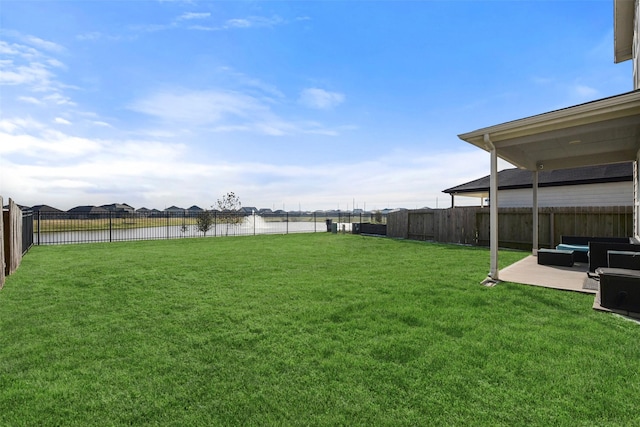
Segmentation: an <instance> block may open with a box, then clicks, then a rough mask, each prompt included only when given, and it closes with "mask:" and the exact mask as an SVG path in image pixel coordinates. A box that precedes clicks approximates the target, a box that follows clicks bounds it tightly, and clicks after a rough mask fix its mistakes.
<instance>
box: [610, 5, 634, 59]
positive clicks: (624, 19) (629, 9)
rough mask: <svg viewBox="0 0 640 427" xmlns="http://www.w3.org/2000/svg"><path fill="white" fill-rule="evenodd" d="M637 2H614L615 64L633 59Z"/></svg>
mask: <svg viewBox="0 0 640 427" xmlns="http://www.w3.org/2000/svg"><path fill="white" fill-rule="evenodd" d="M634 3H635V0H614V3H613V46H614V47H613V51H614V62H615V63H616V64H617V63H618V62H622V61H626V60H629V59H631V58H633V17H634Z"/></svg>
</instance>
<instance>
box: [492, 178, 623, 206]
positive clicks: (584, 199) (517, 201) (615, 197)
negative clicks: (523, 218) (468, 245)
mask: <svg viewBox="0 0 640 427" xmlns="http://www.w3.org/2000/svg"><path fill="white" fill-rule="evenodd" d="M633 191H634V189H633V182H630V181H628V182H613V183H601V184H588V185H568V186H564V187H543V188H538V206H539V207H541V208H547V207H570V206H632V205H633V200H634V199H633ZM532 198H533V196H532V193H531V189H530V188H524V189H518V190H500V193H499V196H498V207H501V208H519V207H531V206H532V204H533V202H532Z"/></svg>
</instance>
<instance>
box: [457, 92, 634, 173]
mask: <svg viewBox="0 0 640 427" xmlns="http://www.w3.org/2000/svg"><path fill="white" fill-rule="evenodd" d="M485 134H486V135H488V136H489V139H490V141H491V142H492V143H493V145H494V146H495V147H496V149H497V150H498V156H499V157H500V158H502V159H504V160H506V161H508V162H509V163H511V164H513V165H515V166H517V167H519V168H521V169H528V170H536V169H544V170H552V169H565V168H573V167H580V166H591V165H599V164H607V163H617V162H625V161H633V160H635V159H636V156H637V153H638V149H640V91H633V92H628V93H625V94H622V95H617V96H613V97H610V98H604V99H600V100H597V101H593V102H588V103H586V104H580V105H576V106H573V107H569V108H564V109H562V110H556V111H551V112H548V113H544V114H540V115H537V116H531V117H527V118H524V119H519V120H515V121H512V122H507V123H503V124H499V125H495V126H491V127H486V128H482V129H478V130H476V131H473V132H469V133H465V134H461V135H458V137H459V138H460V139H462V140H464V141H466V142H468V143H470V144H473V145H475V146H477V147H479V148H482V149H483V150H486V151H490V148H489V147H488V146H487V145H486V143H485V141H484V136H485Z"/></svg>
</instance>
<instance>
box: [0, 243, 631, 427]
mask: <svg viewBox="0 0 640 427" xmlns="http://www.w3.org/2000/svg"><path fill="white" fill-rule="evenodd" d="M500 256H501V264H502V265H503V266H504V265H507V264H509V263H512V262H514V261H516V260H518V259H520V258H522V257H524V256H526V254H525V253H522V252H508V251H505V252H501V254H500ZM488 264H489V252H488V251H487V250H486V249H481V248H470V247H460V246H452V245H438V244H430V243H421V242H412V241H398V240H391V239H381V238H372V237H362V236H353V235H334V234H330V233H318V234H296V235H287V236H280V235H277V236H255V237H254V236H252V237H235V238H216V239H211V238H209V239H180V240H169V241H144V242H123V243H106V244H90V245H68V246H48V247H34V248H32V249H31V251H30V252H29V253H28V255H27V256H26V257H25V258H24V260H23V262H22V265H21V267H20V268H19V270H18V271H17V273H16V274H15V275H13V276H10V277H9V278H8V279H7V282H6V284H5V287H4V289H3V290H2V291H0V425H6V426H13V425H38V426H46V425H56V426H60V425H78V426H80V425H82V426H85V425H174V426H190V425H192V426H195V425H198V426H200V425H240V426H248V425H327V426H329V425H331V426H333V425H363V426H364V425H366V426H371V425H388V426H399V425H438V426H440V425H491V426H495V425H509V426H512V425H545V426H546V425H570V426H575V425H620V426H628V425H638V423H639V422H640V411H638V402H640V345H639V343H640V325H638V324H636V323H633V322H630V321H628V320H625V319H623V318H620V317H617V316H615V315H611V314H606V313H600V312H596V311H594V310H592V308H591V306H592V303H593V296H590V295H583V294H577V293H569V292H562V291H557V290H549V289H542V288H535V287H528V286H523V285H516V284H509V283H503V284H499V285H498V286H496V287H494V288H485V287H482V286H481V285H480V284H479V283H480V281H481V280H482V279H483V278H484V277H485V276H486V273H487V271H488Z"/></svg>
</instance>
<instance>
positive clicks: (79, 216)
mask: <svg viewBox="0 0 640 427" xmlns="http://www.w3.org/2000/svg"><path fill="white" fill-rule="evenodd" d="M205 213H206V211H205V212H201V213H193V212H189V211H184V212H170V211H164V212H160V213H156V214H144V213H119V212H108V213H70V212H35V213H33V216H32V217H31V227H32V228H31V230H32V236H33V244H36V245H57V244H69V243H90V242H117V241H128V240H156V239H179V238H190V237H221V236H246V235H257V234H291V233H316V232H327V231H332V227H334V230H333V231H345V232H351V229H352V226H351V224H352V223H362V222H378V223H382V222H384V221H386V217H385V216H382V217H380V215H375V214H364V213H363V214H353V213H349V212H346V213H337V214H324V213H318V212H310V213H304V212H300V213H298V212H286V213H282V214H279V213H269V214H262V215H258V214H255V213H254V214H244V213H238V212H219V211H209V212H208V214H209V215H211V217H210V218H209V219H208V220H202V218H201V217H202V215H204V214H205ZM203 224H206V225H208V227H206V226H203ZM205 230H206V231H205Z"/></svg>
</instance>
